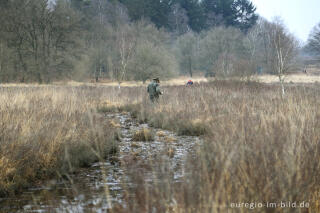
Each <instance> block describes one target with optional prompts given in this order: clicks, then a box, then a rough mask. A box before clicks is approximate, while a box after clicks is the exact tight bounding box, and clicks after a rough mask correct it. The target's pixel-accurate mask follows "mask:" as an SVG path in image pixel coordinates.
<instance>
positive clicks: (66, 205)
mask: <svg viewBox="0 0 320 213" xmlns="http://www.w3.org/2000/svg"><path fill="white" fill-rule="evenodd" d="M107 117H108V118H109V119H117V120H119V122H120V125H121V141H120V142H119V147H120V151H119V154H118V157H117V158H118V159H117V160H116V161H112V163H109V162H105V163H95V164H93V165H92V166H91V167H90V168H85V169H80V170H79V171H78V172H77V173H76V174H73V175H70V176H69V177H68V180H61V181H56V180H51V181H48V182H47V183H46V184H45V185H44V186H42V187H37V188H30V189H28V190H26V191H25V192H23V193H22V194H20V195H17V196H15V197H8V198H3V199H0V212H106V211H107V209H110V207H111V205H114V204H118V205H126V204H125V199H124V196H126V198H127V199H128V198H130V196H133V194H130V189H134V188H135V187H138V184H137V180H136V179H135V178H132V177H133V176H134V174H139V176H140V177H143V179H144V182H146V183H148V184H150V185H151V184H161V183H164V182H166V181H168V178H170V179H171V181H175V182H179V181H182V178H183V177H184V175H185V166H184V162H185V158H186V156H187V155H186V154H187V153H190V151H192V148H193V146H194V145H195V144H198V143H199V138H198V137H192V136H177V135H175V134H174V133H172V132H170V131H165V130H161V134H159V135H156V136H155V140H154V141H152V142H150V141H149V142H142V141H135V142H133V141H132V136H133V132H134V131H137V130H140V129H142V128H150V127H149V126H148V125H147V124H138V123H137V122H136V121H135V120H133V119H132V118H131V116H130V114H124V113H122V114H120V113H115V114H108V115H107ZM150 129H151V128H150ZM152 130H153V131H155V132H157V131H158V132H159V131H160V130H159V129H152ZM151 165H152V167H151ZM124 192H126V193H124Z"/></svg>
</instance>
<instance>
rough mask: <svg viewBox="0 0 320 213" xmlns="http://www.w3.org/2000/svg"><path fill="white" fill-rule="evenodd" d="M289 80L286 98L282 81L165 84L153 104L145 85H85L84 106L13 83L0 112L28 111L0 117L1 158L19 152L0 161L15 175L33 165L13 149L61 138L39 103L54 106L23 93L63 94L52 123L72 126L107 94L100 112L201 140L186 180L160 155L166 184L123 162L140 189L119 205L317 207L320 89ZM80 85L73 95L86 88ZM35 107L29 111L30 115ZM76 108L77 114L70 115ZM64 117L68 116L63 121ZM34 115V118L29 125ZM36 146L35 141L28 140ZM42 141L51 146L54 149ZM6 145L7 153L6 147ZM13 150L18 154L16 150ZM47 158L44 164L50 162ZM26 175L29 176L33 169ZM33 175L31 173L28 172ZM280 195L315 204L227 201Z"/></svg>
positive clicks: (157, 163) (163, 208)
mask: <svg viewBox="0 0 320 213" xmlns="http://www.w3.org/2000/svg"><path fill="white" fill-rule="evenodd" d="M286 87H287V94H286V96H285V98H281V95H280V94H281V93H280V88H279V87H278V86H276V85H267V84H260V83H245V82H236V81H214V82H211V83H201V84H198V85H195V86H193V87H181V86H170V87H164V88H163V89H164V92H165V95H164V96H163V97H161V98H160V100H159V103H158V104H157V105H153V104H151V103H150V102H149V100H148V98H147V94H146V89H145V87H135V88H122V89H121V90H119V89H117V88H116V87H96V88H93V87H85V88H80V91H82V92H83V90H85V91H86V92H83V93H84V94H83V96H84V97H86V98H85V101H84V103H85V104H84V105H85V106H84V105H81V103H79V101H77V100H82V99H72V98H71V100H72V101H71V102H70V101H68V100H70V97H68V98H65V99H64V98H63V97H60V98H53V97H55V96H53V97H52V96H51V95H47V96H43V94H46V93H47V92H46V91H43V90H41V91H40V90H38V89H29V91H25V90H20V91H19V90H18V91H10V90H7V91H5V93H4V94H6V95H4V96H3V93H1V100H7V101H6V104H3V103H1V104H0V106H1V112H3V111H5V110H7V109H8V108H6V106H7V105H8V106H10V107H9V108H10V109H12V110H13V111H12V112H18V114H17V115H20V116H22V117H21V119H20V118H18V117H19V116H16V117H12V118H11V115H12V114H13V113H5V114H4V115H5V116H3V115H2V114H1V116H3V117H2V120H5V122H2V126H5V128H6V130H5V132H7V134H1V136H2V137H3V135H5V136H6V137H8V138H9V139H10V140H8V139H2V138H1V139H2V140H1V143H2V144H4V146H1V154H2V155H1V156H11V155H12V156H13V157H11V159H13V160H11V159H10V160H8V159H6V158H2V159H1V163H2V164H5V165H6V167H5V169H6V174H7V175H8V176H10V174H15V173H16V170H15V169H14V168H27V167H26V166H20V167H17V165H16V164H15V163H17V162H28V161H25V160H27V158H23V160H21V161H18V160H17V159H20V158H19V157H17V156H21V155H22V156H25V155H23V154H24V153H36V152H35V151H32V152H28V148H29V147H32V148H33V149H36V148H38V147H39V148H40V147H41V146H39V144H55V143H48V142H47V143H39V142H37V141H42V140H46V141H47V140H50V138H51V139H52V138H55V137H53V136H51V137H47V136H44V135H47V133H48V132H51V131H52V130H54V129H55V128H53V127H54V126H50V125H48V124H46V122H45V121H44V119H42V117H43V116H41V115H42V114H41V113H39V112H41V110H40V109H42V108H41V106H46V107H45V108H48V106H47V105H45V103H46V101H45V102H43V103H41V102H40V104H39V102H36V101H34V100H38V99H37V98H33V96H32V95H31V96H30V97H29V96H28V95H27V94H29V93H30V94H34V96H35V97H37V96H40V97H42V99H44V98H45V97H46V98H49V99H50V97H51V99H53V100H56V99H58V100H61V102H59V101H52V100H51V102H49V103H52V105H53V106H56V107H54V109H55V110H53V112H55V111H58V112H59V113H55V114H54V115H51V114H49V115H47V116H45V117H47V118H49V119H50V118H55V119H51V120H52V121H56V123H55V124H56V125H58V124H59V125H61V123H63V125H66V127H67V128H66V129H67V130H69V129H70V128H69V127H70V126H72V124H74V123H75V122H72V121H73V119H75V118H77V119H79V118H81V117H83V116H82V115H83V114H82V112H84V111H86V110H84V109H90V108H92V107H94V106H98V105H99V104H101V103H103V102H104V101H105V100H107V101H108V102H107V103H106V104H104V105H103V107H102V108H103V110H101V111H112V110H117V111H131V112H132V114H133V115H134V116H135V117H136V118H137V119H138V120H140V121H147V122H148V123H149V124H150V125H152V126H155V127H160V128H165V129H170V130H174V131H177V132H179V133H180V134H189V135H201V137H203V139H204V142H203V144H202V145H199V146H198V148H197V149H196V152H195V153H194V155H192V156H190V157H189V160H188V161H187V168H186V170H187V171H186V173H185V176H184V177H183V180H182V181H181V182H178V183H177V182H174V181H173V178H172V176H173V174H171V173H170V171H169V170H168V169H167V161H166V160H165V159H164V158H162V157H161V156H158V157H159V159H153V160H150V162H149V163H150V166H148V168H150V167H152V169H153V171H154V175H156V176H158V177H159V179H161V180H162V181H161V183H153V184H150V183H146V181H145V179H144V177H141V174H143V172H141V171H140V172H138V171H136V170H135V169H130V167H128V168H126V169H127V171H128V174H129V175H130V177H131V179H132V180H133V182H134V183H136V187H134V188H133V189H130V188H129V187H128V189H127V190H128V191H130V193H129V192H128V193H126V194H128V195H129V194H130V195H131V194H132V193H134V195H135V196H128V197H125V203H126V205H125V206H122V207H121V206H115V208H114V209H113V212H139V213H141V212H174V213H180V212H181V213H182V212H190V213H191V212H201V213H203V212H222V213H224V212H232V213H233V212H288V213H289V212H290V213H291V212H320V205H319V203H320V202H319V200H320V199H319V192H320V190H319V184H318V183H319V182H320V179H319V178H320V161H319V159H320V144H319V142H320V131H319V129H320V108H319V104H320V97H319V96H320V93H319V90H320V89H319V87H318V84H309V85H294V84H290V85H286ZM33 90H38V91H33ZM67 91H68V92H67V93H68V94H70V92H71V93H72V91H73V92H74V91H75V90H74V89H73V88H72V87H70V88H68V89H67ZM82 92H79V91H78V92H76V93H80V94H82ZM64 93H66V92H64ZM64 93H61V94H60V93H59V94H60V95H62V94H64ZM19 94H23V95H21V96H20V95H19ZM20 97H22V98H20ZM23 97H28V98H23ZM21 100H23V101H21ZM32 100H33V101H32ZM45 100H46V99H45ZM62 100H63V101H62ZM63 103H64V104H66V103H68V104H71V105H72V106H75V107H74V110H75V109H77V110H75V111H68V110H67V109H69V107H62V106H64V104H63ZM114 103H116V104H114ZM79 106H80V107H79ZM81 106H83V107H81ZM99 106H100V105H99ZM25 108H26V109H27V110H26V109H25ZM63 109H64V110H63ZM81 109H83V110H84V111H82V110H81ZM79 110H80V112H79ZM29 111H31V112H33V114H32V113H31V112H29ZM61 111H62V112H61ZM86 112H87V111H86ZM30 113H31V115H33V116H30ZM73 114H75V115H78V116H75V117H73V116H72V115H73ZM89 114H90V113H89ZM28 115H29V116H28ZM37 115H38V116H37ZM58 115H60V117H61V115H62V117H63V118H68V119H61V118H60V117H59V116H58ZM79 115H80V116H79ZM6 116H7V117H6ZM8 116H9V117H8ZM34 116H35V117H34ZM58 118H60V119H58ZM19 119H20V120H19ZM30 119H31V120H30ZM2 120H1V121H2ZM12 120H16V121H21V122H22V121H23V122H22V123H23V124H25V125H26V126H28V127H29V129H30V126H32V128H34V129H35V130H37V131H35V132H36V133H37V132H39V133H37V134H34V133H33V132H32V133H30V130H28V128H26V127H24V128H22V127H21V126H19V125H16V124H17V123H19V122H11V121H12ZM28 120H30V121H29V122H26V121H28ZM88 120H94V119H90V116H87V117H86V119H83V120H81V119H80V121H77V122H80V124H81V125H80V127H81V126H82V125H83V124H82V122H83V123H85V122H87V123H88ZM62 121H63V122H62ZM69 122H70V123H69ZM53 123H54V122H53ZM89 123H90V122H89ZM27 124H28V125H27ZM30 124H32V125H30ZM83 126H84V127H87V126H85V125H83ZM89 126H90V125H89ZM41 129H43V131H41ZM58 129H61V128H60V127H59V128H58ZM88 129H90V128H84V129H81V130H84V132H85V130H87V131H88ZM92 129H95V128H92ZM17 130H19V131H17ZM22 130H23V131H22ZM49 130H50V131H49ZM67 130H65V129H63V130H61V131H60V132H62V133H64V132H68V131H67ZM90 131H91V130H90ZM20 132H22V133H23V134H22V133H20ZM28 132H29V134H27V133H28ZM54 132H55V134H52V135H55V136H56V135H59V134H57V131H54ZM9 133H11V134H9ZM15 133H19V134H15ZM40 133H42V134H40ZM45 133H46V134H45ZM62 133H61V137H59V138H60V139H61V138H63V139H64V140H62V141H65V140H66V139H65V138H67V137H66V136H70V135H73V134H70V133H69V134H67V133H64V134H62ZM20 135H23V136H28V137H30V138H32V139H33V140H31V139H29V140H25V141H26V142H23V143H22V142H20V143H21V144H27V146H22V148H21V147H19V148H15V147H14V146H13V145H12V144H20V143H17V142H14V143H4V142H3V141H18V142H19V141H24V140H21V139H20ZM85 135H86V134H85ZM88 135H90V134H88ZM9 136H10V137H9ZM41 136H42V137H41ZM49 136H50V134H49ZM82 136H83V135H82ZM28 137H27V138H28ZM40 138H41V140H40ZM81 138H83V137H81ZM34 139H35V140H34ZM69 139H70V138H69ZM71 139H72V137H71ZM31 141H32V142H31ZM60 141H61V140H60ZM33 143H35V144H36V145H32V144H33ZM10 144H11V145H10ZM2 147H6V148H2ZM25 147H27V148H25ZM45 147H46V149H49V148H48V147H50V148H51V146H45ZM52 147H56V146H52ZM6 150H10V152H5V151H6ZM14 150H21V151H20V152H18V153H17V154H16V153H15V152H14ZM25 150H27V151H25ZM3 153H4V154H3ZM13 153H14V154H13ZM21 153H22V154H21ZM39 153H48V152H39ZM49 153H52V151H50V152H49ZM5 154H6V155H5ZM165 154H166V155H169V157H173V156H174V154H175V153H174V150H170V147H168V150H167V153H165ZM26 156H28V155H26ZM52 156H57V155H52ZM30 159H41V157H38V156H36V157H34V156H32V157H31V158H30ZM48 159H52V158H50V157H48ZM44 162H52V161H50V160H49V161H48V160H47V161H44ZM53 162H55V161H54V160H53ZM133 163H134V162H133ZM45 165H46V166H45V167H44V168H46V167H47V165H49V164H48V163H47V164H45ZM130 165H131V164H130ZM3 168H4V167H3ZM132 168H135V167H134V166H133V167H132ZM37 171H41V170H39V169H37ZM24 172H25V173H27V174H28V171H27V170H24ZM11 177H12V176H11ZM32 178H33V177H32V176H30V178H29V179H32ZM281 201H292V202H294V201H296V202H301V201H306V202H310V205H311V207H310V208H309V209H305V208H303V209H300V208H280V207H276V208H266V207H262V208H254V209H253V210H250V209H249V208H244V207H242V208H231V204H232V203H239V202H240V203H246V202H248V203H259V202H262V203H266V202H275V203H279V202H281Z"/></svg>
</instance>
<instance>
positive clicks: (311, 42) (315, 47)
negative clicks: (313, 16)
mask: <svg viewBox="0 0 320 213" xmlns="http://www.w3.org/2000/svg"><path fill="white" fill-rule="evenodd" d="M306 49H307V50H308V51H309V52H311V53H313V54H315V55H317V56H320V23H319V24H317V25H316V26H315V27H314V28H313V29H312V31H311V33H310V35H309V38H308V43H307V48H306Z"/></svg>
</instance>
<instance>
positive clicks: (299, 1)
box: [251, 0, 320, 42]
mask: <svg viewBox="0 0 320 213" xmlns="http://www.w3.org/2000/svg"><path fill="white" fill-rule="evenodd" d="M251 1H252V2H253V4H254V5H255V6H256V7H257V13H258V14H260V15H261V16H262V17H265V18H266V19H267V20H269V21H271V20H272V18H273V17H275V16H280V17H281V18H282V20H283V21H284V23H285V24H286V25H287V27H288V29H289V30H290V31H291V32H292V33H293V34H294V35H296V36H297V38H298V39H300V40H301V41H303V42H306V41H307V39H308V35H309V33H310V31H311V29H312V28H313V27H314V26H315V25H316V24H317V23H319V22H320V0H251Z"/></svg>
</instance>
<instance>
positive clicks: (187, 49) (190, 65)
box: [177, 31, 199, 77]
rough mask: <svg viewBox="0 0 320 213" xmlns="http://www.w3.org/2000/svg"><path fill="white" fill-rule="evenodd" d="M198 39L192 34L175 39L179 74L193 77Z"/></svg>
mask: <svg viewBox="0 0 320 213" xmlns="http://www.w3.org/2000/svg"><path fill="white" fill-rule="evenodd" d="M198 42H199V40H198V38H197V35H196V34H194V33H193V32H191V31H190V32H188V33H186V34H184V35H182V36H180V37H179V38H178V39H177V52H178V53H177V55H178V60H179V63H180V69H181V73H183V74H189V75H190V77H192V76H193V74H194V71H195V69H197V62H198V58H199V56H198V51H197V47H198Z"/></svg>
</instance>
